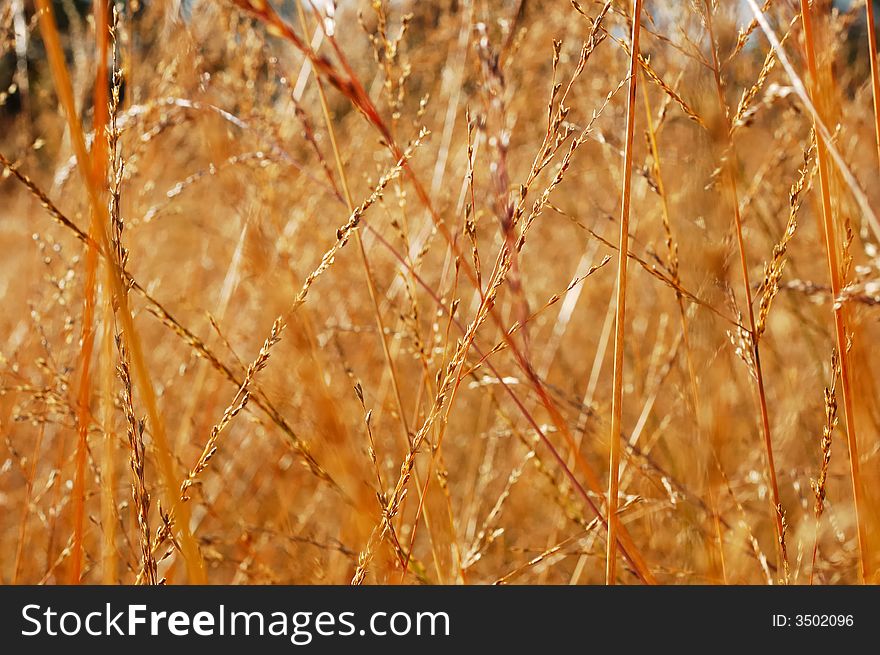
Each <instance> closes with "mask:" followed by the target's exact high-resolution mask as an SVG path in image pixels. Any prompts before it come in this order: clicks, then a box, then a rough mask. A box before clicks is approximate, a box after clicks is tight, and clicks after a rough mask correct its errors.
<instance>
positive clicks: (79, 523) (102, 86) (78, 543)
mask: <svg viewBox="0 0 880 655" xmlns="http://www.w3.org/2000/svg"><path fill="white" fill-rule="evenodd" d="M41 27H42V23H41ZM109 28H110V23H109V14H108V6H107V2H106V0H99V1H98V2H96V3H95V36H96V44H95V45H96V48H95V53H96V60H97V64H98V65H97V71H96V74H95V90H94V110H95V118H94V120H95V125H94V127H95V141H94V146H93V149H92V153H91V165H92V180H93V181H94V182H95V183H97V184H100V182H98V181H99V180H103V179H104V166H105V161H106V156H105V153H106V141H105V139H104V138H103V134H104V130H105V128H106V127H107V104H108V102H107V47H108V43H109ZM44 36H45V34H44ZM83 165H89V164H88V163H87V162H84V163H83ZM101 187H102V188H101V191H102V192H103V184H101ZM100 230H101V223H100V217H99V214H98V213H97V212H95V211H94V210H93V211H92V213H91V221H90V224H89V235H90V236H91V237H92V239H97V236H98V233H99V232H100ZM85 268H86V273H85V283H84V288H83V312H82V321H83V324H82V345H81V347H80V361H79V366H80V375H79V380H78V388H77V404H76V409H77V421H76V422H77V434H78V437H79V439H78V441H77V448H76V470H75V473H74V482H73V513H74V517H73V551H72V553H71V558H70V578H69V582H70V583H71V584H78V583H79V581H80V577H81V575H82V559H83V532H84V528H85V496H86V490H85V476H86V470H85V469H86V458H87V451H88V430H89V424H90V421H91V416H90V411H89V401H90V398H91V380H90V377H91V375H90V374H91V361H92V354H93V352H94V343H95V331H94V322H95V290H96V286H97V275H98V251H97V249H96V248H95V247H89V248H87V250H86V262H85ZM109 300H110V299H109V298H107V301H108V302H109ZM104 463H105V466H104V467H103V468H105V469H106V468H107V466H106V461H105V462H104ZM109 490H110V488H109V487H108V485H107V484H105V485H104V486H103V488H102V508H106V505H107V502H106V498H105V497H104V495H105V494H106V492H108V491H109ZM103 514H104V513H103V512H102V515H103ZM104 518H106V516H105V517H104ZM103 544H104V548H103V551H102V552H103V557H107V553H108V551H107V544H106V541H104V542H103ZM105 564H106V562H105ZM102 568H103V569H107V568H108V567H107V566H104V567H102Z"/></svg>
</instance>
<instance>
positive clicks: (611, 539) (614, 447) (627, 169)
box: [605, 0, 642, 585]
mask: <svg viewBox="0 0 880 655" xmlns="http://www.w3.org/2000/svg"><path fill="white" fill-rule="evenodd" d="M641 18H642V0H633V11H632V24H633V26H632V39H631V42H630V61H629V98H628V99H627V104H626V149H625V151H624V156H623V188H622V191H621V207H620V237H619V239H618V251H617V252H618V257H617V315H616V317H615V319H614V324H615V328H616V329H615V333H614V380H613V383H612V397H611V454H610V456H609V458H608V459H609V463H608V468H609V473H608V539H607V551H606V556H605V583H606V584H609V585H613V584H614V583H615V580H616V577H617V538H618V537H617V535H618V533H619V532H620V529H619V523H620V520H619V518H618V516H617V495H618V491H619V486H620V448H621V446H620V439H621V436H622V435H621V426H620V422H621V412H622V409H623V407H622V405H623V345H624V338H625V331H626V324H625V322H626V270H627V264H628V263H629V257H627V256H626V253H627V252H629V213H630V212H629V209H630V193H631V186H632V163H633V132H634V128H635V120H636V107H635V105H636V88H637V85H638V75H637V74H636V73H637V69H638V65H639V33H640V31H641V30H640V27H641V25H640V22H641Z"/></svg>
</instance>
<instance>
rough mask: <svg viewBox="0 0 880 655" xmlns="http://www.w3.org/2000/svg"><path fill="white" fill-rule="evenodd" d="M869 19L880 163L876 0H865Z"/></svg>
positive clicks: (876, 136) (876, 137)
mask: <svg viewBox="0 0 880 655" xmlns="http://www.w3.org/2000/svg"><path fill="white" fill-rule="evenodd" d="M865 14H866V16H867V19H868V56H869V57H870V58H871V95H872V96H873V97H874V138H875V139H876V141H877V159H878V163H880V59H878V55H877V33H876V32H877V28H876V26H875V24H874V0H865Z"/></svg>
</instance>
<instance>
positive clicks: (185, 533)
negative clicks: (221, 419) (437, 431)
mask: <svg viewBox="0 0 880 655" xmlns="http://www.w3.org/2000/svg"><path fill="white" fill-rule="evenodd" d="M37 8H38V10H39V12H40V32H41V34H42V35H43V41H44V43H45V46H46V54H47V58H48V60H49V67H50V69H51V71H52V77H53V79H54V81H55V88H56V91H57V93H58V99H59V101H60V102H61V105H62V107H63V109H64V114H65V117H66V119H67V126H68V130H69V131H70V137H71V141H72V143H73V148H74V154H75V156H76V161H77V162H78V164H79V166H78V170H79V173H80V175H81V176H82V178H83V181H84V183H85V187H86V191H87V193H88V199H89V205H90V210H91V212H92V215H93V217H95V220H96V225H97V233H98V237H99V239H98V243H99V244H100V246H101V249H102V250H103V251H104V252H106V253H108V254H109V253H111V252H113V250H112V249H111V247H110V241H109V237H108V233H107V230H108V223H109V217H108V213H107V207H106V205H105V204H104V203H103V202H102V200H101V191H100V189H101V185H100V183H99V181H98V180H97V179H96V178H95V175H94V169H93V168H92V160H91V157H90V155H89V152H88V149H87V148H86V140H85V136H84V134H83V129H82V125H81V123H80V121H79V119H78V117H77V112H76V103H75V101H74V94H73V86H72V84H71V81H70V75H69V73H68V70H67V64H66V62H65V59H64V50H63V48H62V47H61V40H60V37H59V33H58V28H57V25H56V22H55V14H54V12H53V9H52V4H51V2H50V0H37ZM88 243H90V244H94V243H95V240H94V239H92V238H90V239H89V242H88ZM92 249H93V250H94V251H95V256H96V257H97V252H98V251H97V248H94V247H93V248H92ZM107 283H108V287H109V288H110V289H111V290H112V291H113V295H114V298H115V299H116V302H118V303H119V311H118V314H117V317H118V319H119V321H120V326H121V328H122V333H123V338H124V339H125V342H126V350H127V352H128V353H129V355H130V358H131V364H132V372H133V374H134V375H133V379H134V382H135V387H136V388H137V390H138V392H139V393H140V395H141V398H142V400H143V402H144V404H145V405H146V409H147V415H148V418H149V421H150V425H149V427H150V429H151V431H152V435H153V438H154V440H155V450H156V454H157V457H158V460H159V470H160V475H161V478H162V483H163V486H164V487H165V489H166V493H169V490H173V489H176V488H177V484H176V483H175V478H176V474H175V470H174V459H173V456H172V454H171V451H170V448H169V445H168V437H167V434H166V432H165V424H164V422H163V421H162V419H161V416H160V414H159V408H158V404H157V401H156V393H155V391H154V389H153V383H152V380H151V377H150V373H149V371H148V369H147V366H146V361H145V359H144V355H143V346H142V345H141V341H140V338H139V336H138V334H137V332H136V331H135V328H134V321H133V319H132V315H131V309H130V308H129V304H128V292H127V291H128V289H127V283H126V282H124V281H123V272H122V269H121V262H118V261H112V262H111V265H110V266H108V267H107ZM83 448H85V446H83ZM83 457H85V450H83ZM77 466H78V467H79V464H78V465H77ZM168 500H170V503H168V505H169V506H170V507H172V508H176V507H177V506H178V505H180V503H179V502H178V500H177V498H176V495H174V494H173V492H171V493H170V497H169V498H168ZM78 511H81V510H78ZM177 516H178V519H179V522H178V529H179V530H180V546H181V550H182V552H183V556H184V560H185V562H186V567H187V570H188V573H189V578H190V582H193V583H197V584H198V583H204V582H205V581H206V576H205V568H204V562H203V561H202V557H201V553H200V552H199V549H198V545H197V544H196V542H195V540H194V539H193V537H192V534H191V533H190V528H189V508H187V507H185V506H181V507H180V510H179V511H178V512H177ZM74 551H76V549H74ZM76 570H77V568H76V566H73V567H72V573H75V572H76ZM77 579H78V578H77Z"/></svg>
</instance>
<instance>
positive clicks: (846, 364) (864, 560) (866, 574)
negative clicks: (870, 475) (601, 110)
mask: <svg viewBox="0 0 880 655" xmlns="http://www.w3.org/2000/svg"><path fill="white" fill-rule="evenodd" d="M869 4H870V2H869ZM801 20H802V24H803V28H804V49H805V51H806V59H807V70H808V72H809V75H810V81H811V83H812V89H811V90H810V95H811V99H812V101H813V104H814V105H815V107H816V111H817V113H818V115H819V117H820V118H822V117H823V114H824V111H825V108H826V107H827V106H828V100H829V99H828V97H827V96H826V93H825V90H824V89H823V88H822V84H821V81H820V78H819V74H818V70H819V69H818V64H817V60H816V45H815V34H814V30H813V15H812V8H811V7H810V3H809V0H801ZM817 132H818V129H817ZM816 138H817V158H818V162H819V187H820V191H821V197H822V225H823V228H824V237H825V252H826V254H827V257H828V271H829V274H830V278H831V301H832V306H833V312H834V333H835V337H836V340H837V353H838V356H839V358H840V381H841V395H842V396H843V416H844V421H845V423H846V438H847V445H848V446H849V462H850V473H851V478H852V491H853V500H854V503H855V521H856V530H857V534H858V544H859V577H860V579H861V580H862V582H864V581H865V580H866V579H870V571H871V569H870V563H869V557H868V555H867V552H866V549H867V547H868V545H867V543H866V540H867V536H866V532H867V530H866V526H865V524H864V523H863V521H862V519H863V517H864V512H863V510H862V508H863V506H864V502H865V501H864V491H863V487H862V477H861V471H860V468H861V467H860V462H859V447H858V439H857V437H856V424H855V409H854V406H853V400H854V399H853V388H852V382H851V374H850V361H849V344H848V338H849V333H848V331H847V318H846V306H845V304H844V303H843V302H842V301H841V290H842V287H843V285H842V281H841V269H840V263H839V259H838V257H839V245H838V242H837V229H836V227H835V221H834V210H833V208H832V204H831V177H830V175H831V171H830V169H829V165H828V164H829V161H828V144H827V142H826V139H825V135H824V134H821V133H820V134H817V137H816Z"/></svg>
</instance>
